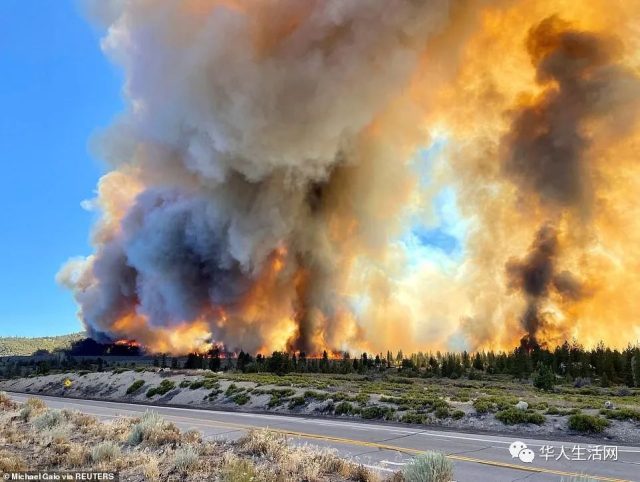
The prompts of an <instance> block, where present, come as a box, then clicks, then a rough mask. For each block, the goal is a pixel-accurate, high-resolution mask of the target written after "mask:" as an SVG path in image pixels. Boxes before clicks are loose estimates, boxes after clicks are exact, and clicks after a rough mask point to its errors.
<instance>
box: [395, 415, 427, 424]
mask: <svg viewBox="0 0 640 482" xmlns="http://www.w3.org/2000/svg"><path fill="white" fill-rule="evenodd" d="M400 421H401V422H404V423H415V424H423V423H425V422H426V421H427V416H426V415H424V414H422V413H417V412H407V413H405V414H404V415H403V416H402V418H401V419H400Z"/></svg>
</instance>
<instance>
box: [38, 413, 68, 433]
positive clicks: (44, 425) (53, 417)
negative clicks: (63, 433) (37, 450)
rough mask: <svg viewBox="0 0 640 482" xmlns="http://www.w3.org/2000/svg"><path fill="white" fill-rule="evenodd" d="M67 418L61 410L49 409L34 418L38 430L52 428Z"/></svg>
mask: <svg viewBox="0 0 640 482" xmlns="http://www.w3.org/2000/svg"><path fill="white" fill-rule="evenodd" d="M65 422H66V420H65V418H64V415H62V412H60V411H59V410H47V411H46V412H44V413H43V414H42V415H40V416H38V417H36V418H35V419H34V420H33V422H32V423H33V426H34V427H35V428H36V430H39V431H41V430H50V429H52V428H53V427H55V426H57V425H62V424H63V423H65Z"/></svg>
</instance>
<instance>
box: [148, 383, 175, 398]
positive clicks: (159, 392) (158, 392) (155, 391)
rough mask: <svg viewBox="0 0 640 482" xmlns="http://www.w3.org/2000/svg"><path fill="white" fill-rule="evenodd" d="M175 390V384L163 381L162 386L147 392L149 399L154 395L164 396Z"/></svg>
mask: <svg viewBox="0 0 640 482" xmlns="http://www.w3.org/2000/svg"><path fill="white" fill-rule="evenodd" d="M174 388H176V384H175V382H172V381H171V380H162V382H161V383H160V385H158V386H157V387H154V388H150V389H149V390H147V397H148V398H151V397H153V396H154V395H164V394H166V393H167V392H168V391H170V390H173V389H174Z"/></svg>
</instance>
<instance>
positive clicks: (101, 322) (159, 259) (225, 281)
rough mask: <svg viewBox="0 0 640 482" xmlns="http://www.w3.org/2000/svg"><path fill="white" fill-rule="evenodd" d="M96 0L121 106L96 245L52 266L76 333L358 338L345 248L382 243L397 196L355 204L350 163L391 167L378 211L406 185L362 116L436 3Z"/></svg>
mask: <svg viewBox="0 0 640 482" xmlns="http://www.w3.org/2000/svg"><path fill="white" fill-rule="evenodd" d="M100 3H101V4H100V5H99V7H100V9H101V12H102V15H103V16H105V17H106V18H104V19H103V20H105V21H106V22H107V25H108V34H107V36H106V38H105V40H104V44H103V45H104V49H105V51H106V52H107V53H108V54H109V55H110V56H111V57H112V58H113V59H114V60H115V62H117V63H118V64H120V65H121V66H122V67H123V68H124V70H125V73H126V77H127V83H126V87H125V93H126V97H127V99H128V101H129V109H128V111H127V113H126V114H125V115H124V116H123V117H122V118H121V119H120V120H119V122H118V123H117V124H116V125H115V126H113V127H112V128H111V129H110V130H109V132H107V133H106V134H105V135H104V136H103V139H102V140H101V142H100V149H101V150H102V155H103V157H105V158H106V159H107V160H108V161H109V162H111V163H112V164H113V167H114V169H115V171H114V173H112V174H107V175H106V176H105V177H104V178H103V179H102V181H101V186H100V197H99V199H98V205H99V207H100V208H101V209H102V210H103V213H104V219H103V221H102V222H101V224H100V226H99V227H98V229H97V232H96V234H95V242H96V246H97V249H96V253H95V255H94V256H92V257H90V258H89V259H87V260H86V261H83V262H81V263H80V264H77V263H76V264H74V263H72V264H70V265H69V266H68V267H67V268H66V269H64V270H63V272H62V273H61V275H60V278H61V279H62V280H63V281H64V282H65V283H67V284H69V285H70V286H71V287H72V289H73V290H74V292H75V296H76V299H77V301H78V303H79V304H80V307H81V316H82V319H83V320H84V321H85V323H86V324H87V328H88V329H89V331H90V333H91V334H92V335H93V336H96V337H99V338H100V337H107V338H110V337H114V336H119V335H120V334H124V333H126V334H127V335H129V336H134V337H136V338H138V339H140V341H143V342H145V343H148V344H151V345H153V346H157V347H159V348H164V347H165V345H166V346H167V347H168V348H176V347H175V346H173V345H175V344H176V343H175V342H173V341H172V342H167V343H164V342H163V340H162V339H163V337H166V336H168V335H169V333H175V332H177V331H178V332H179V331H180V330H183V333H182V337H183V338H190V339H189V340H188V341H186V340H185V345H189V344H193V339H192V338H193V337H194V336H195V335H197V337H198V336H199V337H200V338H202V339H204V338H211V340H212V341H214V342H222V343H225V344H226V345H227V346H228V347H229V348H231V349H236V348H240V347H242V348H244V349H245V350H247V349H248V350H257V349H260V348H262V347H267V348H271V347H274V346H278V345H279V346H285V345H286V346H287V347H289V348H293V349H301V350H306V351H312V350H318V349H321V348H325V347H327V348H340V347H341V346H345V347H346V346H347V344H348V343H350V342H354V341H357V339H358V338H359V337H361V332H360V329H359V328H358V326H357V324H356V321H355V319H354V318H353V316H352V314H351V312H350V308H349V306H348V305H347V303H346V297H345V294H344V293H343V292H341V291H340V289H341V283H343V282H342V281H341V280H342V279H343V278H344V277H345V276H347V275H348V273H349V270H350V265H351V263H352V258H353V250H354V249H358V250H360V249H370V250H372V251H375V250H377V249H378V246H377V245H378V244H380V243H384V238H385V237H386V236H387V234H386V233H387V232H388V231H391V230H392V229H393V224H394V223H393V222H388V221H386V220H384V221H383V222H386V223H387V226H384V225H383V223H380V222H379V221H380V220H379V219H377V218H378V216H383V217H384V216H387V215H392V213H393V212H394V208H393V207H392V204H395V203H397V201H394V202H393V203H389V208H390V209H391V211H389V212H387V213H380V212H374V211H372V212H371V213H370V212H368V211H369V210H372V209H377V208H376V207H374V206H371V205H369V206H368V205H367V204H368V203H369V200H368V199H367V198H368V197H370V196H371V193H370V192H369V189H368V187H366V186H365V187H360V186H359V184H361V183H365V182H367V180H366V179H363V178H362V175H363V172H362V171H360V170H358V166H361V165H363V164H366V163H368V164H369V169H370V172H369V173H367V176H370V175H373V176H378V175H382V176H386V174H385V172H387V171H389V170H390V169H391V166H390V165H389V166H381V165H380V164H392V163H398V164H399V172H398V173H390V175H389V176H388V177H387V178H386V179H384V186H383V189H382V190H379V191H377V192H376V196H379V200H378V201H377V202H380V203H381V204H382V203H385V199H386V198H387V197H388V196H389V195H395V194H397V192H396V193H394V191H396V190H397V188H400V189H401V190H404V189H405V188H404V187H402V185H403V184H406V183H407V182H410V179H409V178H408V177H406V176H408V172H404V171H405V169H404V168H403V167H402V163H403V162H404V160H402V159H394V157H393V155H391V153H381V152H379V151H378V150H377V149H376V148H373V147H372V145H373V143H374V142H376V141H375V139H374V138H375V137H376V133H375V125H374V124H375V121H376V117H377V116H378V115H380V113H381V112H383V111H384V110H385V109H386V108H387V106H388V104H389V103H390V102H391V101H392V99H393V98H394V97H395V96H397V94H398V92H400V91H402V89H403V88H405V86H407V85H408V82H409V80H410V78H411V74H412V73H413V72H414V70H415V69H416V66H417V65H418V63H419V61H420V54H421V52H422V51H423V49H424V48H425V46H426V45H427V44H428V42H429V39H430V38H431V37H433V36H435V35H437V34H438V33H440V31H441V30H442V29H443V26H444V25H446V23H447V21H448V17H449V2H447V1H445V0H442V1H435V2H414V1H409V0H396V1H392V2H388V1H376V2H370V1H368V0H367V1H352V2H342V1H328V2H300V1H297V0H294V1H279V2H260V3H251V2H247V3H244V2H217V1H208V0H201V1H193V0H189V1H184V2H174V1H161V2H158V1H148V0H143V1H137V0H136V1H130V2H129V1H122V2H111V3H110V5H109V8H105V5H104V4H102V2H100ZM365 157H366V159H364V158H365ZM387 190H388V192H385V191H387ZM114 193H115V195H117V196H118V197H120V198H121V201H122V202H121V203H118V206H112V202H113V201H112V199H113V197H114ZM374 224H377V226H374ZM368 231H369V232H368ZM195 327H199V328H198V329H196V328H195ZM193 330H195V333H192V331H193ZM187 332H189V334H187ZM200 341H202V340H200Z"/></svg>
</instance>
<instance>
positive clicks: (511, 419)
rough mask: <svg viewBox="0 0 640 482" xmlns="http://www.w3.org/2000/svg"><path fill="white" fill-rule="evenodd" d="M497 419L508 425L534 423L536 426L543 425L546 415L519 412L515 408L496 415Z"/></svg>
mask: <svg viewBox="0 0 640 482" xmlns="http://www.w3.org/2000/svg"><path fill="white" fill-rule="evenodd" d="M496 418H497V419H498V420H500V421H501V422H502V423H504V424H506V425H515V424H518V423H534V424H536V425H542V424H543V423H544V422H545V418H544V415H541V414H539V413H537V412H527V411H524V410H518V409H517V408H513V407H511V408H508V409H506V410H502V411H500V412H498V413H496Z"/></svg>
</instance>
